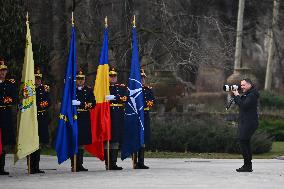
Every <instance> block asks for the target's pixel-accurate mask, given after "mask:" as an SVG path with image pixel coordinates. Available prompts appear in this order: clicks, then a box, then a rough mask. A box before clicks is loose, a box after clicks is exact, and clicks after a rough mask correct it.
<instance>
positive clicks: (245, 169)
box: [236, 162, 253, 172]
mask: <svg viewBox="0 0 284 189" xmlns="http://www.w3.org/2000/svg"><path fill="white" fill-rule="evenodd" d="M236 171H237V172H252V171H253V170H252V163H251V162H245V163H244V165H243V166H242V167H241V168H238V169H236Z"/></svg>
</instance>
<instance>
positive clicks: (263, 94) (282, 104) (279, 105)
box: [260, 91, 284, 109]
mask: <svg viewBox="0 0 284 189" xmlns="http://www.w3.org/2000/svg"><path fill="white" fill-rule="evenodd" d="M260 105H261V107H268V108H276V109H284V95H276V94H274V93H271V92H268V91H260Z"/></svg>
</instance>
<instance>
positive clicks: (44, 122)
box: [30, 69, 51, 174]
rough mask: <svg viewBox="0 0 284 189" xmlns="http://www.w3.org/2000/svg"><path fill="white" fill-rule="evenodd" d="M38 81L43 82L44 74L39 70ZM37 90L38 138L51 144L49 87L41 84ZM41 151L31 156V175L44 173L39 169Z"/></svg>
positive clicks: (44, 142) (37, 73) (36, 76)
mask: <svg viewBox="0 0 284 189" xmlns="http://www.w3.org/2000/svg"><path fill="white" fill-rule="evenodd" d="M35 78H36V80H39V81H40V82H41V80H42V74H41V72H40V70H39V69H37V70H36V73H35ZM35 90H36V105H37V121H38V136H39V142H40V144H49V129H48V125H49V122H50V118H49V115H48V108H49V107H50V105H51V101H50V95H49V86H48V85H43V84H39V85H38V86H36V88H35ZM40 151H41V150H40V149H38V150H37V151H35V152H33V153H32V154H30V167H31V170H30V174H36V173H44V171H42V170H40V169H39V162H40Z"/></svg>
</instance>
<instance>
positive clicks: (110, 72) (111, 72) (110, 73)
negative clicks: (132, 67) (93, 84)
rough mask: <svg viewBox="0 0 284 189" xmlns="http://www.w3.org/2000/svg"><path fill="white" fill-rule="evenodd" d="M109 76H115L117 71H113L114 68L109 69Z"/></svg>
mask: <svg viewBox="0 0 284 189" xmlns="http://www.w3.org/2000/svg"><path fill="white" fill-rule="evenodd" d="M109 75H117V71H116V70H115V68H111V69H110V70H109Z"/></svg>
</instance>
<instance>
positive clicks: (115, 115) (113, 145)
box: [105, 68, 127, 170]
mask: <svg viewBox="0 0 284 189" xmlns="http://www.w3.org/2000/svg"><path fill="white" fill-rule="evenodd" d="M109 80H110V87H109V90H110V98H108V100H110V117H111V141H110V146H109V148H110V152H109V153H110V154H109V156H110V159H109V161H108V152H107V148H108V146H107V144H105V165H106V169H107V170H108V162H109V163H110V165H109V169H110V170H122V167H119V166H117V165H116V162H117V155H118V149H119V146H120V145H121V143H122V131H123V124H124V104H125V102H126V100H127V88H126V86H125V85H124V84H118V83H117V72H116V70H115V69H114V68H112V69H111V70H110V71H109Z"/></svg>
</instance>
